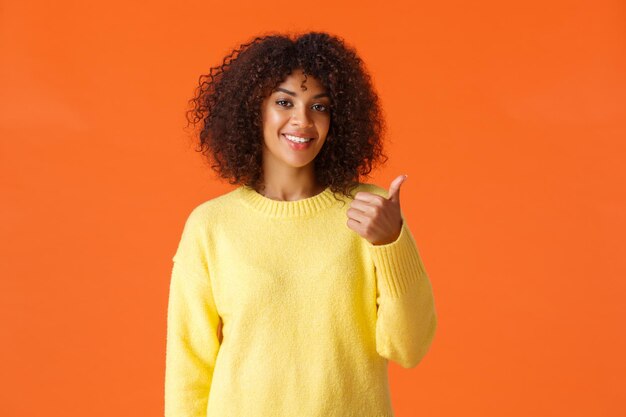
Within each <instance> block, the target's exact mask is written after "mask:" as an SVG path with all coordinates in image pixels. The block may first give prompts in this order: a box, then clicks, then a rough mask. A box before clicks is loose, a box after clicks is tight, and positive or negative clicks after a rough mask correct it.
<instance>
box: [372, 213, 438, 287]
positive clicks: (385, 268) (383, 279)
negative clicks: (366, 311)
mask: <svg viewBox="0 0 626 417" xmlns="http://www.w3.org/2000/svg"><path fill="white" fill-rule="evenodd" d="M367 243H368V248H369V251H370V254H371V256H372V259H373V261H374V265H375V267H376V275H377V277H378V282H379V284H378V287H379V291H380V293H381V296H383V297H385V296H386V297H392V298H397V297H400V296H402V295H403V294H405V293H406V292H407V291H408V289H409V288H410V287H411V285H412V284H414V283H415V282H417V281H418V280H419V279H420V278H421V277H423V276H425V275H426V270H425V269H424V265H423V263H422V259H421V257H420V254H419V251H418V249H417V245H416V244H415V240H414V239H413V236H412V235H411V232H410V230H409V228H408V226H407V224H406V220H404V219H403V220H402V229H401V230H400V235H399V236H398V238H397V239H396V240H395V241H393V242H391V243H387V244H386V245H374V244H372V243H370V242H367Z"/></svg>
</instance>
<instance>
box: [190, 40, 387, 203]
mask: <svg viewBox="0 0 626 417" xmlns="http://www.w3.org/2000/svg"><path fill="white" fill-rule="evenodd" d="M296 69H302V70H303V71H304V73H305V74H307V75H310V76H312V77H315V78H316V79H317V80H319V82H320V83H321V84H322V85H323V86H324V87H325V88H326V89H327V91H328V93H329V96H330V101H331V106H330V111H331V121H330V127H329V131H328V139H327V140H326V142H325V143H324V145H323V147H322V149H321V150H320V152H319V153H318V155H317V156H316V157H315V160H314V162H313V163H314V172H315V178H316V180H317V181H318V183H319V184H320V185H323V186H325V187H330V189H331V191H333V193H337V192H340V193H343V194H344V195H346V196H347V195H349V193H350V192H351V190H352V189H353V188H354V187H356V186H357V185H358V184H359V179H360V176H361V175H362V176H366V177H368V176H369V175H368V174H369V173H370V172H371V171H372V169H373V167H375V166H376V165H382V164H384V163H385V162H386V161H387V159H388V157H387V156H386V155H385V154H384V153H383V141H382V137H383V135H384V133H385V132H386V125H385V121H384V116H383V112H382V109H381V106H380V104H379V98H378V95H377V94H376V91H375V90H374V87H373V85H372V81H371V77H370V75H369V73H368V72H367V70H366V69H365V66H364V64H363V61H362V60H361V58H360V57H359V56H358V55H357V53H356V51H355V50H354V49H352V48H351V47H349V46H346V44H345V43H344V41H343V40H342V39H341V38H339V37H337V36H332V35H329V34H328V33H324V32H308V33H304V34H300V35H294V34H292V35H291V36H290V35H289V34H284V35H283V34H275V33H271V34H266V35H265V36H257V37H256V38H254V39H253V40H252V41H251V42H249V43H244V44H241V45H240V46H239V48H236V49H234V50H233V51H232V52H231V53H230V54H229V55H227V56H226V57H225V58H224V60H223V62H222V64H221V65H219V66H216V67H212V68H211V69H210V72H209V74H206V75H204V74H203V75H201V76H200V78H199V85H198V87H196V90H195V95H194V98H192V99H191V100H189V104H191V105H192V106H193V108H192V109H190V110H188V111H187V113H186V116H187V121H188V124H187V127H189V125H191V124H193V125H194V126H195V125H196V124H197V123H198V122H200V121H202V124H201V129H200V132H199V144H198V145H199V146H198V147H197V148H196V151H198V152H201V153H202V154H203V155H205V156H206V157H207V160H208V162H209V163H210V164H211V168H212V169H214V170H215V171H216V172H217V173H218V174H219V176H220V177H222V178H225V179H227V180H228V182H229V183H230V184H243V185H248V186H251V187H253V188H254V189H256V190H259V189H263V187H264V184H263V172H262V171H263V168H262V167H263V165H262V152H263V126H262V116H261V104H262V102H263V99H264V98H266V97H267V96H269V95H270V94H271V92H272V91H273V89H274V88H276V87H277V86H278V85H279V84H280V83H281V82H283V81H284V80H285V79H286V78H287V76H288V75H289V74H291V73H292V71H294V70H296ZM197 139H198V138H197V137H195V138H194V140H197Z"/></svg>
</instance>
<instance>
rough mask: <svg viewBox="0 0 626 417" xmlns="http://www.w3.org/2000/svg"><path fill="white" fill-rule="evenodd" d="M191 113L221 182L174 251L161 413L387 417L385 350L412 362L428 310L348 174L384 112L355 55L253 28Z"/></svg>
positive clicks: (396, 205) (389, 223)
mask: <svg viewBox="0 0 626 417" xmlns="http://www.w3.org/2000/svg"><path fill="white" fill-rule="evenodd" d="M192 103H193V104H194V108H193V110H190V112H189V114H190V115H191V116H192V118H190V122H193V123H194V124H196V123H198V122H200V121H201V122H202V128H201V130H200V134H199V139H200V145H201V150H202V152H203V154H204V155H206V156H207V157H208V159H209V160H210V161H211V162H212V167H213V168H214V169H215V170H216V172H218V173H219V174H220V175H221V176H222V177H223V178H226V179H229V181H230V183H231V184H238V185H239V186H238V187H237V188H236V189H234V190H233V191H231V192H228V193H226V194H223V195H221V196H218V197H216V198H214V199H211V200H209V201H206V202H204V203H202V204H200V205H199V206H197V207H196V208H195V209H193V210H192V211H191V213H190V215H189V217H188V218H187V221H186V224H185V227H184V230H183V233H182V237H181V239H180V243H179V245H178V249H177V251H176V254H175V255H174V257H173V261H174V265H173V270H172V277H171V284H170V295H169V305H168V322H167V326H168V328H167V352H166V373H165V415H166V417H183V416H185V417H189V416H209V417H239V416H241V417H244V416H245V417H250V416H267V417H282V416H289V417H293V416H298V417H300V416H305V417H314V416H320V417H322V416H323V417H329V416H341V417H348V416H371V417H384V416H386V417H389V416H393V415H394V414H393V409H392V406H391V400H390V395H389V386H388V381H387V364H388V360H392V361H394V362H396V363H398V364H400V365H401V366H403V367H405V368H410V367H414V366H416V365H417V364H418V363H419V362H420V361H421V359H422V358H423V356H424V355H425V354H426V352H427V350H428V349H429V347H430V345H431V342H432V339H433V336H434V333H435V329H436V325H437V316H436V312H435V306H434V301H433V294H432V288H431V285H430V281H429V278H428V275H427V273H426V271H425V269H424V266H423V264H422V261H421V258H420V255H419V252H418V250H417V247H416V244H415V241H414V239H413V236H412V234H411V232H410V231H409V228H408V226H407V225H406V222H405V221H404V218H403V215H402V212H401V210H400V185H401V184H402V182H403V181H404V180H405V178H406V176H400V177H398V178H396V179H395V180H394V181H393V182H392V183H391V186H390V189H389V191H387V190H385V189H383V188H381V187H378V186H376V185H373V184H367V183H360V182H359V176H360V175H367V174H368V173H369V172H370V171H371V169H372V164H374V163H376V162H378V161H380V160H381V159H386V157H385V156H384V155H383V153H382V142H381V138H382V134H383V131H384V123H383V118H382V115H381V111H380V108H379V104H378V103H379V102H378V98H377V95H376V93H375V92H374V89H373V87H372V85H371V81H370V78H369V76H368V75H367V72H366V70H365V68H364V66H363V64H362V61H361V60H360V59H359V57H358V56H357V54H356V52H354V50H352V49H351V48H349V47H348V46H346V45H345V44H344V43H343V41H342V40H340V39H339V38H337V37H333V36H330V35H328V34H326V33H319V32H311V33H306V34H303V35H300V36H298V37H296V38H295V39H292V38H290V37H289V36H282V35H272V36H266V37H258V38H256V39H254V40H253V41H252V42H250V43H248V44H244V45H241V47H240V48H239V49H237V50H235V51H233V52H232V53H231V54H230V55H229V56H227V57H226V58H225V59H224V62H223V64H222V65H221V66H219V67H215V68H212V69H211V71H210V74H208V75H206V76H203V77H201V78H200V85H199V87H198V89H197V92H196V96H195V97H194V99H193V100H192Z"/></svg>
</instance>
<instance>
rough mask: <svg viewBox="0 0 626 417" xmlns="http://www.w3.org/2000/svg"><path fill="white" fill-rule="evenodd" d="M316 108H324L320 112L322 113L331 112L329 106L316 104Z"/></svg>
mask: <svg viewBox="0 0 626 417" xmlns="http://www.w3.org/2000/svg"><path fill="white" fill-rule="evenodd" d="M316 106H317V107H322V109H321V110H319V111H321V112H327V111H328V110H329V109H328V106H326V105H324V104H314V105H313V107H316Z"/></svg>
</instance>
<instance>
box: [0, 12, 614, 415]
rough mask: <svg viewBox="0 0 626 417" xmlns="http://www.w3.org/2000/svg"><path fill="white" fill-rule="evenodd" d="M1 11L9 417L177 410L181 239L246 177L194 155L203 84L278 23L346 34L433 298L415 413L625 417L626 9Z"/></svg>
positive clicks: (409, 405)
mask: <svg viewBox="0 0 626 417" xmlns="http://www.w3.org/2000/svg"><path fill="white" fill-rule="evenodd" d="M332 3H333V2H331V1H327V0H323V1H317V2H291V1H290V2H286V1H282V0H276V1H273V2H270V3H265V2H241V1H232V2H225V3H221V2H220V3H217V2H208V1H202V2H200V1H198V2H185V1H177V2H144V3H142V4H132V3H127V2H122V1H106V2H97V3H96V2H78V1H71V2H70V1H57V2H47V1H46V2H44V1H30V2H29V1H18V0H13V1H4V2H2V6H1V11H0V13H1V25H0V33H1V51H0V62H1V69H0V83H1V84H0V88H1V90H0V93H1V94H0V97H1V103H0V106H1V107H0V137H1V140H0V146H1V148H0V180H1V181H2V205H1V206H0V218H1V222H0V227H1V230H2V243H1V244H2V247H1V248H0V249H1V251H2V262H1V263H0V268H1V269H0V275H1V277H2V279H1V284H0V285H1V287H0V317H1V320H2V323H1V329H2V343H1V344H0V358H1V359H0V360H1V361H2V363H1V369H2V371H1V372H2V378H1V380H2V381H1V382H0V383H1V384H2V385H3V386H2V387H1V390H0V415H2V416H16V417H23V416H40V415H46V416H55V417H56V416H63V417H74V416H91V417H96V416H116V417H126V416H128V417H135V416H139V417H143V416H158V415H162V407H163V402H162V401H163V400H162V397H163V394H162V393H163V378H164V366H165V362H164V357H165V356H164V355H165V332H166V307H167V296H168V290H169V288H168V286H169V274H170V271H171V257H172V256H173V253H174V251H175V248H176V245H177V243H178V239H179V238H180V233H181V231H182V226H183V223H184V221H185V218H186V216H187V215H188V213H189V212H190V210H191V209H192V208H193V207H195V206H196V205H197V204H199V203H201V202H203V201H206V200H207V199H210V198H213V197H215V196H217V195H220V194H222V193H224V192H226V191H228V190H230V189H231V188H232V186H230V185H228V184H227V183H225V182H221V181H218V180H217V179H216V178H215V176H214V175H213V173H212V172H211V171H210V170H209V168H208V166H206V165H205V164H203V162H202V160H201V158H200V155H199V154H197V153H195V152H194V151H193V149H192V147H191V146H190V145H189V139H188V137H187V133H185V132H184V131H183V127H184V126H185V119H184V110H186V108H187V100H188V99H189V98H191V96H192V92H193V90H194V88H195V86H196V83H197V79H198V76H199V75H200V74H201V73H206V72H207V71H208V69H209V68H210V67H211V66H213V65H216V64H218V63H220V62H221V59H222V57H223V56H224V55H225V54H226V53H228V52H229V51H230V49H231V48H233V47H235V46H238V45H239V44H240V43H243V42H245V41H248V40H249V39H251V38H252V37H253V36H254V35H257V34H259V33H262V32H265V31H274V30H275V31H284V30H293V31H305V30H324V31H328V32H330V33H333V34H337V35H339V36H342V37H343V38H344V39H345V40H346V41H347V42H348V43H349V44H350V45H353V46H354V47H355V48H356V49H357V51H358V52H359V53H360V54H361V56H362V57H363V59H364V60H365V62H366V65H367V67H368V68H369V70H370V71H371V73H372V75H373V77H374V81H375V86H376V88H377V91H378V92H379V94H380V96H381V100H382V104H383V106H384V109H385V112H386V115H387V121H388V124H389V135H388V147H387V153H388V155H389V156H390V160H389V162H388V164H387V166H386V167H385V168H384V169H382V170H380V171H378V172H376V173H375V176H374V177H372V178H371V179H369V180H368V182H374V183H377V184H379V185H381V186H383V187H388V186H389V183H390V181H391V180H392V179H393V178H395V177H396V176H397V175H400V174H402V173H407V174H409V178H408V179H407V181H406V182H405V183H404V184H403V186H402V191H401V196H402V208H403V212H404V213H405V215H406V218H407V221H408V223H409V225H410V227H411V230H412V232H413V234H414V236H415V238H416V241H417V243H418V246H419V248H420V251H421V253H422V256H423V258H424V262H425V264H426V267H427V270H428V271H429V275H430V277H431V280H432V283H433V288H434V291H435V297H436V305H437V309H438V313H439V329H438V333H437V335H436V337H435V341H434V343H433V345H432V348H431V350H430V352H429V353H428V355H427V356H426V357H425V358H424V360H423V362H422V363H421V364H420V365H419V366H418V367H416V368H414V369H410V370H406V369H403V368H401V367H399V366H398V365H396V364H395V363H390V369H389V372H390V378H391V389H392V398H393V403H394V408H395V410H396V414H397V417H408V416H481V417H487V416H568V417H573V416H623V415H626V405H625V398H626V392H625V391H626V388H625V387H626V360H625V359H624V352H626V334H625V332H624V318H626V314H625V313H626V311H625V310H626V303H625V302H624V300H625V298H626V291H625V289H626V285H625V283H624V278H625V277H626V263H625V262H624V256H625V254H626V247H625V246H626V245H625V242H624V240H625V239H624V233H625V232H626V227H625V226H626V224H625V223H626V222H625V213H626V201H625V200H626V199H625V195H624V189H625V181H624V180H625V179H626V178H625V177H626V175H625V172H626V170H625V169H624V163H625V162H626V161H625V159H626V158H624V156H625V155H626V144H625V139H626V122H625V121H626V54H625V52H626V4H625V3H624V2H623V1H621V0H615V1H586V2H581V1H552V2H546V1H539V0H527V1H523V2H521V1H520V2H515V3H511V2H503V1H494V0H492V1H483V2H479V3H476V2H465V1H443V2H420V3H417V4H415V3H409V2H406V3H403V4H401V3H394V2H383V3H382V4H381V3H380V2H371V3H364V2H361V1H358V2H357V1H351V2H342V3H340V4H337V5H332Z"/></svg>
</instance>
